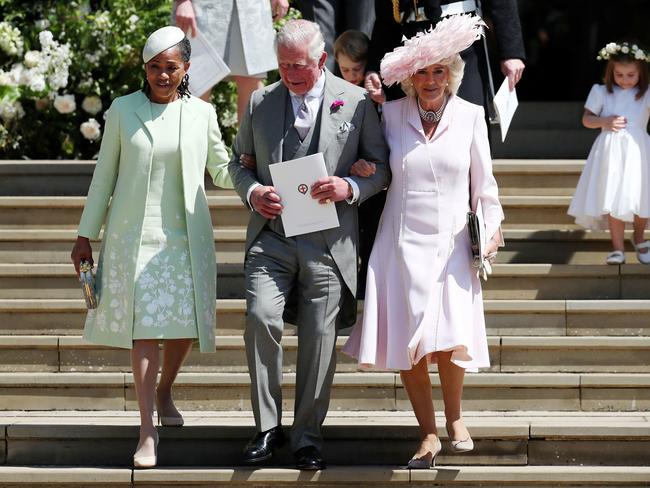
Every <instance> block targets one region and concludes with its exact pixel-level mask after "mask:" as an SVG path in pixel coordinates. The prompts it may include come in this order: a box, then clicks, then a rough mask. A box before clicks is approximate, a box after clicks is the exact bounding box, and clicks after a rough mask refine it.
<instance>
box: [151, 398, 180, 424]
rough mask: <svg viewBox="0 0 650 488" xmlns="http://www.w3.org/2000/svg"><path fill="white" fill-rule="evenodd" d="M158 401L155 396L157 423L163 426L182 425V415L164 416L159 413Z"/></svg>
mask: <svg viewBox="0 0 650 488" xmlns="http://www.w3.org/2000/svg"><path fill="white" fill-rule="evenodd" d="M161 411H162V410H161V408H160V403H159V402H158V396H156V413H157V414H158V425H162V426H163V427H183V425H184V424H185V420H184V419H183V416H182V415H179V416H165V415H163V414H162V413H161Z"/></svg>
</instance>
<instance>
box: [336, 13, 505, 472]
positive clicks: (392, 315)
mask: <svg viewBox="0 0 650 488" xmlns="http://www.w3.org/2000/svg"><path fill="white" fill-rule="evenodd" d="M482 25H483V23H482V21H481V20H480V19H479V18H478V17H469V16H457V17H451V18H449V19H446V20H443V21H442V22H440V23H439V24H438V25H437V26H436V28H435V30H433V31H429V32H426V33H422V34H419V35H418V36H417V37H416V38H412V39H410V40H408V41H406V42H405V44H404V46H402V47H399V48H397V49H396V50H395V51H393V53H389V54H387V55H386V57H384V60H383V61H382V65H381V71H382V77H383V78H384V82H385V83H386V84H392V83H395V82H400V81H401V82H402V86H403V88H404V89H405V93H407V97H406V98H403V99H400V100H396V101H394V102H388V103H386V104H384V108H383V117H384V119H383V127H384V133H385V135H386V140H387V142H388V145H389V147H390V151H391V153H390V166H391V171H392V174H393V178H392V183H391V186H390V188H389V189H388V195H387V199H386V206H385V208H384V212H383V214H382V218H381V222H380V225H379V230H378V233H377V238H376V241H375V245H374V247H373V250H372V254H371V256H370V261H369V269H368V278H367V286H366V298H365V308H364V314H363V321H362V322H361V323H359V324H357V326H356V327H355V328H354V330H353V332H352V334H351V336H350V338H349V340H348V342H347V343H346V345H345V347H344V352H345V353H347V354H349V355H351V356H353V357H355V358H357V360H358V361H359V364H360V365H362V366H372V367H376V368H381V369H398V370H400V375H401V379H402V383H403V384H404V387H405V388H406V391H407V393H408V396H409V399H410V400H411V404H412V406H413V410H414V412H415V416H416V417H417V420H418V423H419V426H420V431H421V437H422V441H421V443H420V445H419V447H418V448H417V450H416V452H415V455H414V456H413V458H412V459H411V460H410V461H409V463H408V466H409V467H410V468H420V469H423V468H429V467H430V466H432V465H434V461H435V456H436V455H437V454H438V452H440V450H441V444H440V440H439V438H438V432H437V429H436V423H435V416H434V407H433V400H432V391H431V381H430V379H429V372H428V363H429V362H437V364H438V372H439V375H440V383H441V387H442V396H443V400H444V404H445V417H446V421H447V422H446V428H447V433H448V436H449V439H450V441H451V450H452V451H454V452H467V451H471V450H472V449H473V442H472V439H471V437H470V435H469V432H468V431H467V428H466V427H465V425H464V422H463V418H462V411H461V396H462V390H463V379H464V374H465V370H466V369H467V370H470V371H476V370H477V369H478V368H484V367H488V366H489V363H490V361H489V356H488V347H487V338H486V335H485V319H484V315H483V301H482V296H481V285H480V281H479V278H478V276H477V271H476V268H473V266H472V252H471V247H470V238H469V233H468V229H467V223H466V222H467V212H468V211H470V209H472V210H476V209H477V206H479V203H480V207H482V211H483V219H484V226H485V228H484V230H485V235H486V236H488V242H487V243H486V246H485V249H484V255H490V258H492V257H493V256H494V254H495V253H496V250H497V248H498V246H500V245H503V242H502V238H501V232H500V224H501V220H503V211H502V208H501V204H500V203H499V198H498V190H497V184H496V181H495V179H494V176H493V174H492V161H491V158H490V148H489V145H488V137H487V128H486V124H485V118H484V112H483V108H482V107H480V106H478V105H473V104H471V103H469V102H466V101H464V100H462V99H460V98H458V97H457V96H456V95H455V93H456V90H457V88H458V86H459V85H460V82H461V79H462V74H463V67H464V66H463V61H462V59H461V58H460V56H459V55H458V53H459V52H460V51H462V50H463V49H464V48H466V47H467V46H469V45H470V44H472V43H473V42H474V41H475V40H476V39H477V38H478V37H479V36H480V35H481V32H482ZM354 171H355V172H356V173H357V174H361V175H364V174H367V173H369V172H371V171H372V164H371V163H365V162H359V163H357V165H356V167H355V169H354Z"/></svg>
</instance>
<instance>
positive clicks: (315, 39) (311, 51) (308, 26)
mask: <svg viewBox="0 0 650 488" xmlns="http://www.w3.org/2000/svg"><path fill="white" fill-rule="evenodd" d="M279 46H286V47H303V46H307V48H308V55H309V59H311V60H312V61H319V60H320V58H321V56H322V55H323V52H324V51H325V39H323V33H322V32H321V31H320V27H318V24H316V23H315V22H311V21H309V20H304V19H297V20H290V21H288V22H287V23H286V24H284V25H283V26H282V28H281V29H280V31H279V32H278V33H277V35H276V36H275V52H276V54H277V52H278V47H279Z"/></svg>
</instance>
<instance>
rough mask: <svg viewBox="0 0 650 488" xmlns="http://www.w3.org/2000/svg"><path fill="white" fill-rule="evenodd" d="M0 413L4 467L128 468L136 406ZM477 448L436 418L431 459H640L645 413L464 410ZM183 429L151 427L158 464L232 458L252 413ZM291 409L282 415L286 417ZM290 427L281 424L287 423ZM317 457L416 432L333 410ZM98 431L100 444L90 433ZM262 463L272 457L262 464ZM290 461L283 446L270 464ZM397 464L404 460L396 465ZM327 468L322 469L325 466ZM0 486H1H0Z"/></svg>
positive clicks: (383, 452)
mask: <svg viewBox="0 0 650 488" xmlns="http://www.w3.org/2000/svg"><path fill="white" fill-rule="evenodd" d="M85 414H86V415H84V416H82V415H83V414H81V412H79V413H75V412H53V413H52V414H51V415H44V414H38V415H34V413H33V412H32V413H28V414H24V413H20V414H19V415H18V416H13V415H11V413H8V415H6V416H1V417H0V423H2V425H3V427H4V429H3V434H4V435H3V437H4V439H2V440H4V441H6V446H7V447H6V457H5V463H6V464H8V465H24V466H33V465H59V466H61V465H63V466H65V465H68V466H78V467H83V466H94V465H104V466H113V467H118V466H121V467H128V466H130V463H131V454H132V451H133V448H134V446H135V444H136V442H137V424H138V418H137V417H136V416H135V415H134V414H135V412H128V413H125V412H121V413H120V412H91V413H85ZM464 418H465V420H466V423H467V426H468V428H469V429H470V431H471V433H472V437H473V439H474V442H475V449H474V451H472V452H471V453H467V454H464V455H453V454H452V453H451V452H450V451H449V447H448V435H447V432H446V430H445V429H444V428H443V427H442V426H444V417H438V418H437V419H436V421H437V423H438V424H439V425H440V426H441V428H440V437H441V439H442V441H443V451H442V453H441V454H440V456H439V457H438V458H437V459H436V462H437V465H439V466H444V465H451V466H468V465H474V466H539V465H547V466H548V465H555V466H558V467H559V466H563V465H566V464H573V465H580V464H585V465H605V466H610V467H611V466H616V465H627V466H647V464H648V461H649V460H650V449H648V447H650V421H649V420H648V418H647V417H642V416H638V415H626V414H612V413H607V414H602V415H598V414H593V413H590V414H581V416H580V417H577V416H576V415H573V414H563V413H562V412H541V414H537V413H536V412H517V414H516V416H515V415H512V416H511V415H509V414H507V415H502V414H501V415H500V414H498V413H496V412H476V413H474V412H464ZM185 420H186V423H185V426H184V427H183V428H182V429H174V428H165V427H162V428H160V427H159V432H160V437H161V441H160V447H159V466H160V467H162V468H165V467H169V466H185V467H195V466H206V467H207V466H210V467H213V468H214V467H219V466H222V467H223V466H228V467H232V466H233V465H234V466H237V465H238V464H240V455H241V449H242V447H243V446H244V445H245V444H246V442H247V440H248V439H249V438H250V437H251V435H252V434H253V432H254V427H253V425H254V420H253V418H252V415H251V414H250V413H248V412H247V413H239V414H238V413H236V412H235V413H233V414H224V413H222V412H201V413H198V412H197V413H195V412H185ZM292 420H293V419H292V418H291V417H285V419H283V423H284V425H291V423H292ZM287 430H288V429H287ZM323 435H324V439H325V442H324V444H323V447H324V449H323V455H324V457H325V459H326V460H327V461H328V462H329V463H330V464H332V465H348V466H357V467H358V466H360V465H375V466H376V465H384V466H396V465H397V466H399V465H400V464H402V463H404V464H405V463H406V460H408V459H409V457H410V456H411V455H412V450H413V448H414V446H416V445H417V442H418V439H419V434H418V429H417V423H416V420H415V418H414V416H413V414H412V413H411V412H392V413H385V412H351V411H337V412H331V413H330V414H329V415H328V417H327V419H326V421H325V424H324V426H323ZM99 439H101V444H99V443H98V440H99ZM605 445H607V446H609V448H608V449H602V446H605ZM266 464H267V465H269V464H270V463H266ZM290 464H291V453H290V449H289V447H288V446H287V447H285V448H283V449H281V450H280V451H279V452H278V455H277V456H276V458H275V459H274V460H273V465H275V466H283V465H290ZM402 470H404V468H402ZM328 471H329V470H328ZM0 486H4V485H0Z"/></svg>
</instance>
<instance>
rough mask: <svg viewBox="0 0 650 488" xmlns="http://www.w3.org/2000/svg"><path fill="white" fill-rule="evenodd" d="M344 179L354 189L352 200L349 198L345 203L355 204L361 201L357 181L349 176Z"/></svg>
mask: <svg viewBox="0 0 650 488" xmlns="http://www.w3.org/2000/svg"><path fill="white" fill-rule="evenodd" d="M343 179H344V180H345V181H347V182H348V183H350V186H351V187H352V198H347V199H346V200H345V201H346V202H348V203H349V204H353V203H355V202H356V201H357V200H359V185H357V182H356V181H354V180H353V179H352V178H349V177H347V176H346V177H345V178H343Z"/></svg>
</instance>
